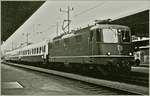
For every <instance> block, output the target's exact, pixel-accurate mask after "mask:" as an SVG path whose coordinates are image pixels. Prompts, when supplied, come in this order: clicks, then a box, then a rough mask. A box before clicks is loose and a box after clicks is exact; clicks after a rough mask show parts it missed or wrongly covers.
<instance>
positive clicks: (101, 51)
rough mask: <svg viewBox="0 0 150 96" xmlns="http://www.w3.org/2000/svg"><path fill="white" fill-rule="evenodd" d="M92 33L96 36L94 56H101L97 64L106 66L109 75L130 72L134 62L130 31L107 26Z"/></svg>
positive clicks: (98, 27)
mask: <svg viewBox="0 0 150 96" xmlns="http://www.w3.org/2000/svg"><path fill="white" fill-rule="evenodd" d="M92 33H93V34H95V40H93V42H94V41H95V43H93V49H94V50H93V51H92V54H94V55H97V56H99V58H96V63H98V64H101V65H105V70H107V71H108V72H109V73H114V72H115V73H122V72H123V73H126V72H129V71H130V70H131V65H132V64H133V60H134V57H133V51H132V50H133V47H132V44H131V32H130V29H129V28H128V27H126V26H121V25H112V24H105V25H99V26H96V27H95V28H94V27H93V30H92ZM93 37H94V35H93Z"/></svg>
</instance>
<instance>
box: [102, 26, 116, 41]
mask: <svg viewBox="0 0 150 96" xmlns="http://www.w3.org/2000/svg"><path fill="white" fill-rule="evenodd" d="M103 42H104V43H118V32H117V29H103Z"/></svg>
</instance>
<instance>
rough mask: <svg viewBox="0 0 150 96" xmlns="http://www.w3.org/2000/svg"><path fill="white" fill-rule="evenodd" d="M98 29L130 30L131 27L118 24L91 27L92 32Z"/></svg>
mask: <svg viewBox="0 0 150 96" xmlns="http://www.w3.org/2000/svg"><path fill="white" fill-rule="evenodd" d="M97 28H125V29H129V27H127V26H123V25H116V24H98V25H95V26H93V27H91V29H90V30H94V29H97Z"/></svg>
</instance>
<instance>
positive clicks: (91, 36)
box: [90, 31, 93, 41]
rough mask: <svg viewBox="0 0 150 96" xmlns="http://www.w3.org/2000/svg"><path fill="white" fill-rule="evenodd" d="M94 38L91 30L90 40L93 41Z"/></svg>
mask: <svg viewBox="0 0 150 96" xmlns="http://www.w3.org/2000/svg"><path fill="white" fill-rule="evenodd" d="M92 38H93V31H90V41H92Z"/></svg>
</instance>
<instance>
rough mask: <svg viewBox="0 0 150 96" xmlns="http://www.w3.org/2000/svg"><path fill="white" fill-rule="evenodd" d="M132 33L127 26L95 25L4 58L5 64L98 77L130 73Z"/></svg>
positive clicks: (101, 23)
mask: <svg viewBox="0 0 150 96" xmlns="http://www.w3.org/2000/svg"><path fill="white" fill-rule="evenodd" d="M132 49H133V47H132V44H131V31H130V28H129V27H127V26H122V25H116V24H111V23H108V22H106V21H100V22H97V23H96V24H95V25H91V26H87V27H85V28H81V29H78V30H75V31H72V32H70V33H64V34H61V35H59V36H56V37H54V38H53V40H52V41H43V42H40V43H37V44H32V45H28V46H26V47H23V48H19V49H16V50H13V51H10V52H7V53H6V55H5V60H6V61H11V62H16V63H27V64H31V65H36V64H38V65H41V66H51V67H57V68H62V69H63V68H66V69H67V70H74V71H79V70H82V71H86V72H88V71H89V70H90V71H91V70H92V71H98V72H99V73H100V74H103V75H108V74H122V73H126V72H130V70H131V65H132V64H133V63H134V56H133V50H132Z"/></svg>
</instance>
